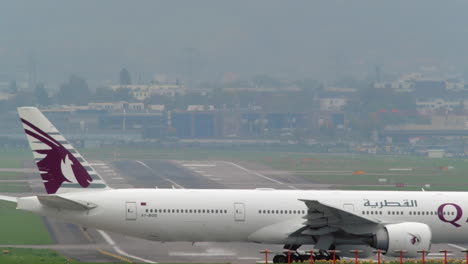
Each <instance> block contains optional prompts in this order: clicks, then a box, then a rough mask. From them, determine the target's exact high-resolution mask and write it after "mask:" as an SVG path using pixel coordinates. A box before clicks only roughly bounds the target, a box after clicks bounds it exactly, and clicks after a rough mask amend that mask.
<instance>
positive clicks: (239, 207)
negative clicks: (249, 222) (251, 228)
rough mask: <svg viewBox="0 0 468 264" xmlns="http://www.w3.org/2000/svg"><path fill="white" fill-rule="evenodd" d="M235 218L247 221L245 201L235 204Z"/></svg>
mask: <svg viewBox="0 0 468 264" xmlns="http://www.w3.org/2000/svg"><path fill="white" fill-rule="evenodd" d="M234 220H236V221H245V205H244V203H235V204H234Z"/></svg>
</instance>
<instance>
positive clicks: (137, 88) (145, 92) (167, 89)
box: [111, 84, 187, 101]
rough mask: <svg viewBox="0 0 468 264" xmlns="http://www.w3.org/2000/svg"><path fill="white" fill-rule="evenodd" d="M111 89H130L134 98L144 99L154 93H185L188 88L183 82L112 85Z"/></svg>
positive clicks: (171, 94) (172, 94) (168, 94)
mask: <svg viewBox="0 0 468 264" xmlns="http://www.w3.org/2000/svg"><path fill="white" fill-rule="evenodd" d="M111 89H112V90H114V91H116V90H118V89H130V94H131V95H132V96H133V98H135V99H137V100H139V101H143V100H145V99H148V98H150V97H151V96H153V95H166V96H175V95H185V94H186V93H187V89H186V88H185V86H184V85H182V84H135V85H111Z"/></svg>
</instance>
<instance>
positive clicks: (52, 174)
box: [21, 118, 93, 194]
mask: <svg viewBox="0 0 468 264" xmlns="http://www.w3.org/2000/svg"><path fill="white" fill-rule="evenodd" d="M21 122H23V124H25V125H27V126H28V127H29V128H31V130H30V129H29V128H25V129H24V131H25V132H26V134H28V135H30V136H31V137H33V138H35V139H37V140H39V141H41V142H42V143H44V144H46V145H47V146H49V147H50V149H38V150H35V151H36V152H37V153H39V154H44V155H45V157H44V158H43V159H42V160H40V161H39V162H37V167H38V168H39V172H40V173H41V177H42V179H43V180H44V181H45V182H44V185H45V188H46V191H47V193H48V194H52V193H56V192H57V190H58V189H59V188H60V186H61V185H62V183H63V182H71V183H78V184H80V186H81V187H83V188H86V187H88V186H89V183H90V182H92V181H93V179H92V178H91V176H89V173H88V172H87V171H86V169H85V168H83V166H82V165H81V163H80V162H79V161H78V160H77V159H76V158H75V157H74V156H73V155H72V154H71V153H70V151H68V150H67V149H66V148H65V147H63V146H62V144H60V143H59V142H58V141H57V140H55V139H54V138H52V137H51V136H50V135H48V134H47V133H45V132H44V131H42V130H41V129H39V128H38V127H36V126H35V125H33V124H31V123H30V122H28V121H26V120H24V119H22V118H21Z"/></svg>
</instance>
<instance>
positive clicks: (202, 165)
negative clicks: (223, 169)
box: [182, 163, 216, 167]
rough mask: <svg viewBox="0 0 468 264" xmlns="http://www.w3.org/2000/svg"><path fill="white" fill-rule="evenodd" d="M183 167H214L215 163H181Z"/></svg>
mask: <svg viewBox="0 0 468 264" xmlns="http://www.w3.org/2000/svg"><path fill="white" fill-rule="evenodd" d="M182 166H184V167H216V164H192V163H190V164H182Z"/></svg>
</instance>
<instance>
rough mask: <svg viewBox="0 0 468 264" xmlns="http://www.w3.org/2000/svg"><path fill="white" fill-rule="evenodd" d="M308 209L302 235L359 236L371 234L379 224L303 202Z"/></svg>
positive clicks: (341, 211) (348, 213) (314, 201)
mask: <svg viewBox="0 0 468 264" xmlns="http://www.w3.org/2000/svg"><path fill="white" fill-rule="evenodd" d="M300 201H302V202H304V203H305V204H306V205H307V207H308V213H307V215H306V216H304V218H305V219H307V221H306V222H305V223H304V225H305V227H307V228H304V229H302V230H298V232H300V233H301V234H302V235H318V236H320V235H330V234H332V233H334V232H345V233H348V234H354V235H361V234H366V233H371V232H372V231H373V230H374V229H375V228H376V227H378V226H379V224H380V222H379V221H377V220H374V219H371V218H367V217H364V216H361V215H357V214H355V213H354V212H349V211H346V210H344V209H341V208H338V207H336V206H333V205H328V204H325V203H323V202H319V201H317V200H303V199H300Z"/></svg>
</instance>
